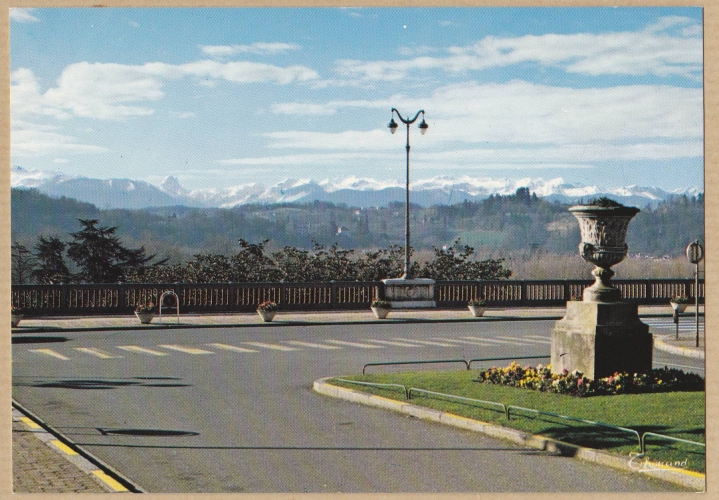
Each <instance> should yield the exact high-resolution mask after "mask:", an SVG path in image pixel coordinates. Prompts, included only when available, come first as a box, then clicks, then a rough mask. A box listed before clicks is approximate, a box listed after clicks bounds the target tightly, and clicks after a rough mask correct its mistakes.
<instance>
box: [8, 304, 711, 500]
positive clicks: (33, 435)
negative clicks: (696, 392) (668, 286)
mask: <svg viewBox="0 0 719 500" xmlns="http://www.w3.org/2000/svg"><path fill="white" fill-rule="evenodd" d="M639 314H640V315H642V316H655V317H669V318H671V316H672V314H671V310H670V308H669V307H662V306H656V307H655V306H651V307H649V306H648V307H640V308H639ZM563 315H564V308H561V307H557V308H541V309H539V308H491V309H488V310H487V311H486V313H485V315H484V317H482V318H473V317H472V316H471V315H470V313H469V311H466V310H459V309H452V310H394V311H392V312H391V313H390V316H389V317H388V318H387V319H386V320H377V319H375V318H374V316H373V314H372V312H371V311H364V310H361V311H336V312H335V311H331V312H296V311H292V312H284V311H280V312H279V313H278V315H277V316H276V318H275V320H274V321H273V322H272V323H271V324H268V323H263V322H262V320H261V319H260V318H259V316H258V315H257V314H255V313H238V314H187V315H181V316H180V317H179V321H178V318H177V317H176V316H174V315H163V317H162V319H160V318H159V317H156V318H155V319H154V320H153V322H152V323H151V324H149V325H141V324H140V323H139V321H138V319H137V318H136V317H135V316H134V315H123V316H100V317H78V316H67V317H42V318H25V319H23V320H22V321H21V323H20V325H19V327H17V328H13V329H12V333H13V335H18V336H22V335H32V334H41V333H49V332H70V331H83V330H104V329H158V328H203V327H216V326H226V327H238V328H240V327H265V326H270V325H274V326H293V325H313V324H316V325H322V324H351V323H356V324H362V323H376V322H378V321H382V322H388V323H392V322H395V323H399V322H403V323H405V322H466V321H476V322H488V321H503V320H504V321H506V320H531V319H560V318H561V317H562V316H563ZM684 321H688V320H687V319H686V318H683V322H684ZM695 342H696V337H695V336H689V335H688V334H687V333H683V335H682V336H681V337H680V339H679V340H677V339H675V338H674V335H661V336H660V335H656V336H655V341H654V347H655V349H661V350H665V351H668V352H673V353H675V354H679V355H682V356H687V357H694V358H700V359H704V339H703V335H702V338H701V344H700V347H699V348H697V347H695ZM51 438H52V435H51V434H48V433H46V432H44V431H43V430H42V429H39V428H38V427H34V426H33V424H32V423H30V421H29V419H27V418H26V416H25V415H23V414H21V413H20V412H18V410H16V409H13V426H12V447H13V448H12V454H13V486H14V491H15V493H21V492H29V493H50V492H53V493H77V492H106V493H107V492H112V491H123V490H122V489H113V487H112V486H108V482H109V484H110V485H111V484H112V480H111V479H107V478H106V481H105V482H103V481H102V480H100V479H98V477H97V474H98V473H97V472H94V471H92V470H88V469H89V468H91V467H92V466H91V465H87V463H85V462H87V461H85V462H83V461H82V460H83V459H77V458H75V459H73V458H72V457H71V458H68V457H67V456H66V455H65V454H64V453H63V452H62V451H61V450H60V449H59V448H58V447H57V446H56V445H53V444H52V443H50V441H52V439H51ZM48 443H50V444H48ZM100 475H102V474H101V473H100ZM125 491H126V490H125Z"/></svg>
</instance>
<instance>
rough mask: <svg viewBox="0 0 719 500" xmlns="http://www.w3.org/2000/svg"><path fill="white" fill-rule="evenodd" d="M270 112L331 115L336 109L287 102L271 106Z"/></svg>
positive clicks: (330, 106) (325, 105) (333, 107)
mask: <svg viewBox="0 0 719 500" xmlns="http://www.w3.org/2000/svg"><path fill="white" fill-rule="evenodd" d="M270 111H272V112H273V113H276V114H279V115H333V114H335V113H336V112H337V108H336V107H335V106H333V105H332V104H311V103H300V102H288V103H276V104H273V105H272V106H271V107H270Z"/></svg>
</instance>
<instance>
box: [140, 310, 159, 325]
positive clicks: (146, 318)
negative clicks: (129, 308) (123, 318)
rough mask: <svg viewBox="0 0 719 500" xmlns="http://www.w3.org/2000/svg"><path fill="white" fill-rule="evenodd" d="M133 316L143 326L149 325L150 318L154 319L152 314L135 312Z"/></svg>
mask: <svg viewBox="0 0 719 500" xmlns="http://www.w3.org/2000/svg"><path fill="white" fill-rule="evenodd" d="M135 316H137V319H139V320H140V323H142V324H143V325H149V324H150V323H151V322H152V318H154V317H155V314H154V313H151V312H138V311H135Z"/></svg>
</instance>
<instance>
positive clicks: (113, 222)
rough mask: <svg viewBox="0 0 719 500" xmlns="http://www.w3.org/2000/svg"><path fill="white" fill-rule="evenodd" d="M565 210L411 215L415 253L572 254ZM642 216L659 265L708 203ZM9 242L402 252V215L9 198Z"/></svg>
mask: <svg viewBox="0 0 719 500" xmlns="http://www.w3.org/2000/svg"><path fill="white" fill-rule="evenodd" d="M567 208H568V206H567V205H562V204H559V203H550V202H547V201H545V200H543V199H541V198H538V197H537V196H536V195H534V194H532V193H530V192H529V190H528V189H526V188H522V189H519V190H517V192H516V193H515V194H514V195H510V196H500V195H495V196H491V197H489V198H487V199H485V200H483V201H481V202H464V203H459V204H456V205H438V206H432V207H429V208H422V207H419V206H413V207H412V210H411V213H412V246H413V247H414V248H415V249H416V250H417V251H421V250H423V249H424V250H428V249H432V248H433V247H436V248H442V247H443V246H444V245H452V243H453V242H454V241H455V240H456V239H457V238H461V242H462V243H463V244H466V245H470V246H472V247H474V248H475V249H476V251H477V253H478V254H480V255H488V254H490V255H495V256H499V255H502V254H503V253H505V252H509V251H514V252H521V251H526V252H527V253H533V252H549V253H559V254H574V253H576V252H577V245H578V243H579V226H578V224H577V222H576V220H575V219H574V217H573V216H572V215H571V214H570V213H569V212H568V211H567ZM640 208H641V209H642V211H641V212H640V213H639V214H638V215H637V216H636V217H635V218H634V220H633V221H632V223H631V224H630V226H629V234H628V237H627V243H628V245H629V248H630V253H633V254H637V253H641V254H646V255H653V256H663V255H679V254H682V253H683V251H684V248H685V247H686V245H687V244H688V243H689V242H691V241H693V240H694V239H697V238H699V239H703V235H704V230H703V228H704V198H703V196H702V195H699V196H697V197H687V196H679V197H675V198H673V199H671V200H670V201H667V202H663V203H661V204H660V205H659V206H657V207H656V208H654V209H652V208H650V207H640ZM11 214H12V238H13V241H17V242H20V243H22V244H24V245H25V246H27V247H28V248H33V247H34V246H35V245H36V243H37V241H38V237H39V236H41V235H42V236H45V237H49V236H56V237H58V238H60V239H64V238H66V235H67V234H68V233H70V232H73V231H77V229H78V219H98V220H99V221H100V224H102V225H103V226H112V227H117V228H118V231H117V234H118V236H119V237H120V238H121V240H122V241H123V242H125V243H126V244H127V245H128V246H131V247H139V246H141V245H144V246H145V247H146V248H147V249H148V251H150V252H151V253H153V254H158V255H159V256H166V257H169V258H170V262H179V261H186V260H189V259H190V258H191V256H192V255H194V254H196V253H201V252H216V253H224V254H227V255H229V254H232V253H234V252H236V251H237V241H238V239H243V240H246V241H249V242H259V241H262V240H265V239H268V240H270V242H269V243H268V246H269V248H271V249H281V248H283V247H285V246H293V247H296V248H306V249H311V248H313V242H316V243H318V244H320V245H324V246H326V247H329V246H331V245H333V244H335V243H337V245H338V247H339V248H344V249H354V250H357V251H360V250H365V249H377V248H388V247H389V246H390V245H403V244H404V205H403V204H397V203H395V204H390V205H388V206H386V207H370V208H368V207H349V206H346V205H344V204H340V205H335V204H331V203H325V202H315V203H310V204H281V205H244V206H240V207H236V208H232V209H195V208H187V207H169V208H168V207H165V208H159V209H148V210H100V209H98V208H96V207H95V206H93V205H90V204H87V203H80V202H77V201H75V200H72V199H68V198H60V199H54V198H50V197H48V196H45V195H42V194H40V193H38V192H37V191H34V190H24V189H23V190H19V189H13V190H12V206H11Z"/></svg>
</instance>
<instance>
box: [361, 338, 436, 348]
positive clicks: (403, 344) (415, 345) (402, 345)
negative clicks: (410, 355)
mask: <svg viewBox="0 0 719 500" xmlns="http://www.w3.org/2000/svg"><path fill="white" fill-rule="evenodd" d="M362 340H366V341H368V342H377V343H378V344H387V345H396V346H399V347H424V346H423V345H417V344H408V343H407V342H392V341H391V340H375V339H362Z"/></svg>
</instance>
